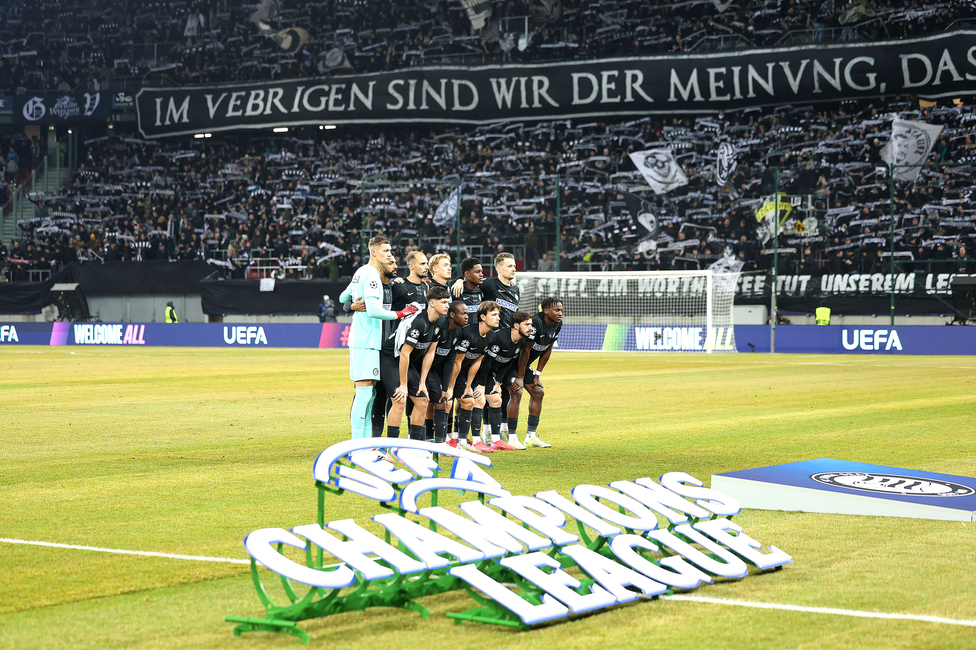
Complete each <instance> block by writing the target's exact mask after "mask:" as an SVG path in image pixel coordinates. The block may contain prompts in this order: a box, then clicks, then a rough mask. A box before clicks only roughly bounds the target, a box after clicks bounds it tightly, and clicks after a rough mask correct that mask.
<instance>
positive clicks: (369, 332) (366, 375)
mask: <svg viewBox="0 0 976 650" xmlns="http://www.w3.org/2000/svg"><path fill="white" fill-rule="evenodd" d="M395 273H396V259H395V258H394V257H393V253H392V250H391V248H390V240H388V239H387V238H386V237H383V236H376V237H373V238H372V239H371V240H369V264H367V265H366V266H362V267H360V268H359V269H357V270H356V273H355V274H354V275H353V276H352V280H351V281H350V283H349V286H347V287H346V288H345V290H344V291H343V292H342V294H341V295H340V296H339V302H341V303H344V302H350V301H352V302H356V301H357V300H362V301H363V302H364V303H365V304H366V311H361V312H360V311H357V312H355V313H354V314H353V318H352V325H351V326H350V328H349V378H350V379H351V380H352V381H353V382H354V383H355V386H356V396H355V398H354V399H353V403H352V412H351V414H350V426H351V429H352V437H353V438H354V439H355V438H369V437H371V435H372V423H371V420H370V411H371V408H372V402H373V395H374V392H373V383H374V382H376V381H377V380H379V378H380V346H381V344H382V337H383V321H386V320H395V319H397V318H403V317H404V316H406V315H409V314H413V313H416V312H417V311H418V310H417V308H415V307H408V308H406V309H404V310H402V311H390V310H388V309H385V308H384V307H383V279H382V277H383V276H384V275H385V276H386V277H387V278H391V277H393V276H394V275H395Z"/></svg>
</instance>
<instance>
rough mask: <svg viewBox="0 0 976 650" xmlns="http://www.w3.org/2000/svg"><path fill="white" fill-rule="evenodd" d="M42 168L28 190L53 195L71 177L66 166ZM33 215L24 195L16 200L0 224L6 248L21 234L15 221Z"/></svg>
mask: <svg viewBox="0 0 976 650" xmlns="http://www.w3.org/2000/svg"><path fill="white" fill-rule="evenodd" d="M43 169H44V171H42V172H39V173H38V175H37V176H35V178H34V185H33V186H32V187H31V188H30V189H29V190H28V192H43V193H44V195H45V196H54V195H56V194H58V193H59V191H60V189H61V186H62V185H64V183H65V182H67V181H68V179H70V178H71V174H72V170H71V169H70V168H68V167H62V168H61V169H60V170H59V169H57V168H54V167H52V168H46V167H45V168H43ZM33 217H34V204H33V203H31V202H30V201H28V200H27V197H26V196H23V197H22V198H21V199H20V200H19V201H17V202H16V205H15V207H14V209H13V210H12V211H11V212H8V213H7V214H6V215H5V216H4V217H3V223H2V224H0V240H2V241H3V243H4V244H5V245H6V246H7V248H8V249H9V248H10V244H11V242H12V241H13V239H14V237H19V236H20V235H21V230H20V228H18V227H17V223H18V222H20V221H21V220H24V219H31V218H33Z"/></svg>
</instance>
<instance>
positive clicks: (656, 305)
mask: <svg viewBox="0 0 976 650" xmlns="http://www.w3.org/2000/svg"><path fill="white" fill-rule="evenodd" d="M738 275H739V274H738V273H734V272H733V273H716V272H715V271H713V270H701V271H699V270H695V271H641V272H607V271H598V272H591V273H585V272H576V273H565V272H564V273H528V272H526V273H519V274H518V275H517V276H516V278H515V279H516V282H517V283H518V285H519V289H520V291H521V300H520V303H519V307H520V309H522V310H524V311H528V312H529V313H535V312H537V311H538V309H539V305H540V304H541V303H542V301H543V300H544V299H546V298H548V297H550V296H555V297H557V298H559V299H560V301H561V302H562V303H563V329H562V333H561V334H560V335H559V343H558V346H559V348H560V349H564V350H566V349H568V350H608V351H610V350H612V351H618V350H627V351H647V352H735V351H736V350H735V334H734V330H733V327H732V302H733V298H734V297H735V285H736V281H737V280H738Z"/></svg>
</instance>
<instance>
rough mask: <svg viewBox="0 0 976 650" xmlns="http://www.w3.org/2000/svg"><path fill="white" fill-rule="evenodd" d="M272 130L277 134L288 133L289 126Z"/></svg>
mask: <svg viewBox="0 0 976 650" xmlns="http://www.w3.org/2000/svg"><path fill="white" fill-rule="evenodd" d="M271 130H272V131H274V132H275V133H288V127H287V126H276V127H275V128H273V129H271Z"/></svg>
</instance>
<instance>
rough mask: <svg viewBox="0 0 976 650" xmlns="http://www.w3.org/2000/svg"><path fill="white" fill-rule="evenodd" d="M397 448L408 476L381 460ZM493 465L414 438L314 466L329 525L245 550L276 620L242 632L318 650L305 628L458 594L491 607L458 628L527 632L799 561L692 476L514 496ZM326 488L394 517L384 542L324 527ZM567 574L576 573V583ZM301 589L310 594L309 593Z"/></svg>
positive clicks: (293, 531) (351, 447) (257, 621)
mask: <svg viewBox="0 0 976 650" xmlns="http://www.w3.org/2000/svg"><path fill="white" fill-rule="evenodd" d="M386 449H389V450H391V451H393V452H394V453H395V454H396V456H397V458H399V459H400V464H401V467H394V465H393V464H392V463H390V462H388V461H387V460H384V457H382V456H380V455H378V454H377V450H386ZM444 460H446V461H447V462H446V463H445V466H444V467H441V465H440V463H441V461H444ZM490 467H491V461H490V460H489V459H487V458H485V457H483V456H477V455H475V454H470V453H468V452H465V451H463V450H459V449H454V448H452V447H449V446H447V445H444V444H435V443H428V442H421V441H417V440H409V439H406V440H400V439H382V438H367V439H358V440H345V441H343V442H340V443H338V444H335V445H332V446H331V447H329V448H328V449H326V450H325V451H323V452H322V453H321V454H319V456H318V458H316V460H315V463H314V465H313V469H312V475H313V477H314V478H315V485H316V488H317V491H318V521H317V522H316V523H314V524H306V525H301V526H294V527H291V528H290V530H286V529H285V528H278V527H272V528H262V529H259V530H256V531H254V532H252V533H251V534H250V535H248V536H247V537H246V538H245V539H244V547H245V549H246V550H247V552H248V554H249V555H250V556H251V577H252V580H253V582H254V586H255V589H256V590H257V593H258V597H259V598H260V599H261V602H262V603H263V605H264V607H265V610H266V612H265V617H264V618H252V617H241V616H228V617H226V620H227V621H230V622H233V623H237V624H238V625H237V626H236V627H235V628H234V634H235V635H238V636H239V635H241V634H242V633H243V632H252V631H262V632H278V633H283V634H289V635H292V636H296V637H298V638H299V639H301V640H302V641H304V642H305V643H308V641H309V636H308V633H306V632H305V631H304V630H302V629H301V628H299V627H298V626H297V624H296V623H297V622H298V621H302V620H307V619H310V618H318V617H322V616H330V615H332V614H340V613H343V612H350V611H363V610H365V609H367V608H370V607H397V608H401V609H407V610H412V611H416V612H420V613H421V615H422V616H424V617H426V616H428V615H429V613H430V612H429V611H428V610H427V608H426V607H425V606H424V605H422V604H421V603H420V602H418V599H419V598H422V597H424V596H431V595H435V594H440V593H444V592H448V591H458V590H461V589H463V590H464V591H465V592H466V593H467V594H468V595H470V596H471V598H472V599H474V600H475V601H476V602H477V603H478V605H479V606H478V607H475V608H472V609H467V610H465V611H461V612H449V613H448V614H447V616H448V617H449V618H452V619H454V620H455V622H457V623H461V622H462V621H475V622H480V623H491V624H495V625H505V626H509V627H516V628H519V629H523V630H525V629H529V628H531V627H532V626H534V625H538V624H541V623H547V622H551V621H557V620H565V619H567V618H569V617H571V616H574V615H580V614H584V613H586V612H592V611H596V610H602V609H606V608H608V607H615V606H618V605H622V604H625V603H630V602H635V601H639V600H653V599H655V598H657V597H658V596H660V595H663V594H671V593H673V589H675V588H678V589H693V588H695V587H697V586H699V585H703V584H712V583H714V582H715V579H716V578H724V579H739V578H743V577H745V576H746V575H748V574H749V565H751V566H752V567H755V569H756V570H758V571H768V570H772V569H778V568H780V567H782V566H784V565H786V564H789V563H791V562H792V561H793V559H792V558H791V557H790V556H789V555H788V554H786V553H785V552H783V551H781V550H780V549H778V548H776V547H775V546H769V547H768V548H766V549H764V548H763V546H762V544H760V543H759V542H758V541H756V540H755V539H753V538H752V537H750V536H748V535H746V534H745V533H744V531H743V530H742V528H741V527H740V526H738V525H737V524H734V523H732V522H731V521H730V517H731V516H732V515H733V514H736V513H738V511H739V506H738V504H737V503H736V502H735V501H734V500H733V499H731V498H730V497H728V496H727V495H724V494H722V493H720V492H718V491H716V490H713V489H710V488H706V487H703V486H702V484H701V482H700V481H698V480H697V479H695V478H694V477H692V476H690V475H688V474H685V473H683V472H670V473H668V474H665V475H663V476H661V477H660V478H659V479H658V481H654V480H652V479H650V478H647V477H645V478H638V479H636V480H635V481H614V482H613V483H611V484H610V485H609V486H605V485H589V484H584V485H580V486H577V487H576V488H574V489H573V490H571V491H570V494H571V498H566V497H564V496H562V495H560V494H558V493H556V492H555V491H553V490H549V491H546V492H540V493H538V494H536V495H535V496H520V495H511V494H509V492H508V491H507V490H504V489H503V488H502V486H501V484H500V483H498V481H496V480H495V479H494V478H492V477H491V476H490V475H489V474H488V473H487V472H486V471H485V469H486V468H490ZM448 476H450V478H448ZM441 491H443V495H442V494H441ZM455 491H458V492H460V493H461V494H462V495H465V494H471V495H477V500H470V501H465V502H461V503H458V504H457V505H456V511H455V508H448V507H446V506H448V505H449V504H448V503H446V502H447V500H448V498H450V497H452V495H453V494H454V492H455ZM327 493H328V494H333V495H343V494H346V493H348V494H349V495H350V496H353V495H354V498H357V497H358V498H363V497H365V498H366V499H369V500H372V501H376V502H377V505H378V506H381V507H383V508H385V509H386V510H387V511H388V512H384V513H383V514H378V515H375V516H373V517H372V518H371V520H370V524H369V525H371V526H372V527H373V528H374V529H375V530H377V532H378V533H379V534H374V533H373V532H370V531H369V530H367V528H366V527H364V526H361V525H360V524H358V523H356V522H355V521H353V520H352V519H340V520H336V521H328V520H327V518H326V504H325V497H326V494H327ZM421 495H423V496H424V497H425V498H427V496H428V495H429V500H430V504H431V505H430V506H429V507H419V505H418V504H417V498H418V497H419V496H421ZM490 496H494V497H495V498H492V499H489V498H488V497H490ZM438 500H441V504H440V505H438ZM679 512H680V513H681V514H680V515H679V514H678V513H679ZM659 519H660V521H658V520H659ZM573 520H575V521H573ZM564 526H565V527H569V528H571V529H572V530H573V531H574V532H578V533H579V535H576V534H573V533H570V532H569V531H567V530H564V529H563V528H564ZM618 526H619V527H620V528H618ZM621 528H622V529H623V530H621ZM328 531H334V532H336V533H339V534H341V535H342V538H341V539H340V538H338V537H336V536H334V535H332V534H331V533H330V532H328ZM448 535H450V537H449V536H448ZM295 549H297V550H295ZM546 549H551V550H549V551H547V552H544V551H546ZM700 549H704V551H702V550H700ZM286 551H287V552H288V555H289V556H291V557H288V556H286V555H285V552H286ZM301 558H304V561H302V559H301ZM330 558H335V561H334V562H332V561H331V560H330ZM380 562H382V563H380ZM259 569H260V570H262V571H263V570H268V571H271V572H272V573H275V574H277V575H276V578H280V580H281V583H282V586H283V587H284V591H285V593H286V594H287V596H288V599H289V601H290V602H289V603H287V604H285V605H284V606H278V605H275V604H274V602H273V601H272V599H271V596H270V595H269V593H268V591H267V590H266V589H265V587H264V585H263V583H262V580H261V575H260V573H259ZM570 569H578V570H580V573H579V574H577V575H578V576H579V577H577V576H575V575H570V574H569V573H567V572H566V570H570ZM298 584H304V585H307V586H308V588H309V591H308V592H307V593H306V594H305V595H304V596H302V595H300V594H299V593H298V592H297V585H298ZM349 587H352V589H351V590H350V589H349Z"/></svg>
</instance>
